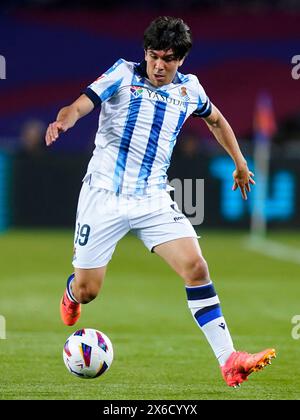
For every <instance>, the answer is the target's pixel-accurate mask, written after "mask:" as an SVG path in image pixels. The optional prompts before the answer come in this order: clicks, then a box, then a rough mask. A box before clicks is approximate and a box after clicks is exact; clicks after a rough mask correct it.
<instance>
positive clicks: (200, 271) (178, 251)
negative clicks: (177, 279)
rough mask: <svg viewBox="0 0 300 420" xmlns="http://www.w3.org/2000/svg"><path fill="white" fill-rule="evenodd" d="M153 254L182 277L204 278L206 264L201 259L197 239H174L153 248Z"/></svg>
mask: <svg viewBox="0 0 300 420" xmlns="http://www.w3.org/2000/svg"><path fill="white" fill-rule="evenodd" d="M153 252H155V253H156V254H157V255H159V256H160V257H161V258H163V259H164V260H165V261H166V262H167V263H168V264H169V265H170V267H171V268H172V269H173V270H174V271H176V273H178V274H179V275H180V276H182V277H184V278H185V277H187V278H188V277H189V276H190V277H192V273H194V272H197V273H195V274H196V277H197V276H199V277H206V271H207V264H206V261H205V260H204V258H203V255H202V252H201V248H200V246H199V242H198V239H197V238H192V237H186V238H178V239H174V240H171V241H168V242H165V243H162V244H160V245H157V246H155V247H154V248H153Z"/></svg>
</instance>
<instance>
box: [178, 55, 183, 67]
mask: <svg viewBox="0 0 300 420" xmlns="http://www.w3.org/2000/svg"><path fill="white" fill-rule="evenodd" d="M184 60H185V57H183V58H182V59H181V60H179V65H178V67H180V66H182V64H183V62H184Z"/></svg>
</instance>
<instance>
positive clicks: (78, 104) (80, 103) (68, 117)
mask: <svg viewBox="0 0 300 420" xmlns="http://www.w3.org/2000/svg"><path fill="white" fill-rule="evenodd" d="M94 106H95V105H94V103H93V102H92V101H91V99H89V98H88V97H87V96H86V95H85V94H83V95H81V96H80V97H79V98H78V99H76V101H75V102H73V103H72V104H71V105H69V106H65V107H64V108H62V109H61V110H60V111H59V113H58V114H57V117H56V121H54V122H52V123H50V124H49V126H48V128H47V131H46V135H45V140H46V144H47V146H50V145H51V144H52V143H54V142H55V141H56V140H57V139H58V137H59V135H60V134H61V133H65V132H66V131H67V130H68V129H69V128H71V127H73V126H74V125H75V124H76V122H77V121H78V120H79V118H81V117H84V116H85V115H87V114H88V113H90V112H91V111H92V110H93V109H94Z"/></svg>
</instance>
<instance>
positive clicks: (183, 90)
mask: <svg viewBox="0 0 300 420" xmlns="http://www.w3.org/2000/svg"><path fill="white" fill-rule="evenodd" d="M180 96H181V97H182V98H183V100H184V101H189V99H190V98H189V95H188V94H187V90H186V87H185V86H182V87H181V88H180Z"/></svg>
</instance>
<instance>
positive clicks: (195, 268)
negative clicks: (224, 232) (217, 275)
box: [183, 256, 209, 286]
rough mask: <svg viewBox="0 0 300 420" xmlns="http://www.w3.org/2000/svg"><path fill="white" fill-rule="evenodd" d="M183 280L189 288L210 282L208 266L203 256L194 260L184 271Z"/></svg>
mask: <svg viewBox="0 0 300 420" xmlns="http://www.w3.org/2000/svg"><path fill="white" fill-rule="evenodd" d="M183 278H184V280H185V283H186V284H187V285H189V286H193V285H197V284H198V283H199V281H200V282H202V281H208V280H209V271H208V265H207V262H206V261H205V259H204V258H203V257H202V256H199V257H198V258H195V259H194V260H192V261H191V262H190V263H189V264H188V266H187V267H186V269H185V271H184V275H183Z"/></svg>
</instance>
